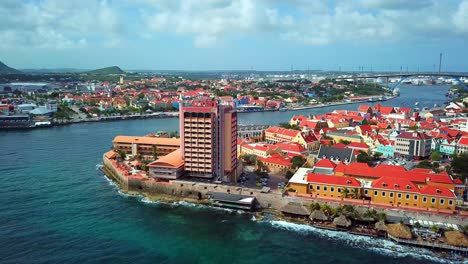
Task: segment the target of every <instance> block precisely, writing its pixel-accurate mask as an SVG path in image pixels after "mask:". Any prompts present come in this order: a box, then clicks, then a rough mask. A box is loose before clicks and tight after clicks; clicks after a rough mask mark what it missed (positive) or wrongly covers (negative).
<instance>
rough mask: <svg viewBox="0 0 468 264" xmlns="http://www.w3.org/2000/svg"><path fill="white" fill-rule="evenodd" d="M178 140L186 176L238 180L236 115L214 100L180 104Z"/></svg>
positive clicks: (231, 108)
mask: <svg viewBox="0 0 468 264" xmlns="http://www.w3.org/2000/svg"><path fill="white" fill-rule="evenodd" d="M179 111H180V138H181V149H182V158H183V159H184V161H185V174H186V175H187V176H191V177H199V178H209V179H214V180H221V181H226V182H227V181H236V180H237V164H238V163H237V112H236V111H235V109H234V108H233V107H232V106H230V105H222V104H218V103H217V102H214V101H193V102H192V103H190V104H188V103H182V102H181V103H180V107H179Z"/></svg>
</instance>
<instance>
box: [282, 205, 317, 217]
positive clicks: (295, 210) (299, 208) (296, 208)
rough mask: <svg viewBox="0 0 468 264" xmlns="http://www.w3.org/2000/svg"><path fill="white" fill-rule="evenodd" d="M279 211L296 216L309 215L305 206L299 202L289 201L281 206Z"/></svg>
mask: <svg viewBox="0 0 468 264" xmlns="http://www.w3.org/2000/svg"><path fill="white" fill-rule="evenodd" d="M281 212H283V213H286V214H291V215H298V216H309V215H310V211H309V209H307V207H305V206H303V205H302V204H300V203H294V202H289V203H288V204H286V205H285V206H283V208H281Z"/></svg>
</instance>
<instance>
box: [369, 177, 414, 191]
mask: <svg viewBox="0 0 468 264" xmlns="http://www.w3.org/2000/svg"><path fill="white" fill-rule="evenodd" d="M372 188H375V189H386V190H393V191H402V192H419V188H418V186H417V185H416V184H414V183H412V182H411V181H410V180H408V179H406V178H396V177H382V178H380V179H377V180H375V181H373V182H372Z"/></svg>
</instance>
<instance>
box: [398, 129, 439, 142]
mask: <svg viewBox="0 0 468 264" xmlns="http://www.w3.org/2000/svg"><path fill="white" fill-rule="evenodd" d="M397 138H406V139H416V140H418V139H419V140H421V139H431V137H430V136H428V135H427V134H426V133H422V132H409V131H404V132H402V133H401V134H400V135H398V137H397Z"/></svg>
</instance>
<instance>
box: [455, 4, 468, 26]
mask: <svg viewBox="0 0 468 264" xmlns="http://www.w3.org/2000/svg"><path fill="white" fill-rule="evenodd" d="M453 23H454V24H455V26H456V29H457V30H458V32H461V33H468V0H465V1H463V2H461V3H460V6H459V8H458V10H457V12H456V13H455V15H454V16H453Z"/></svg>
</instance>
